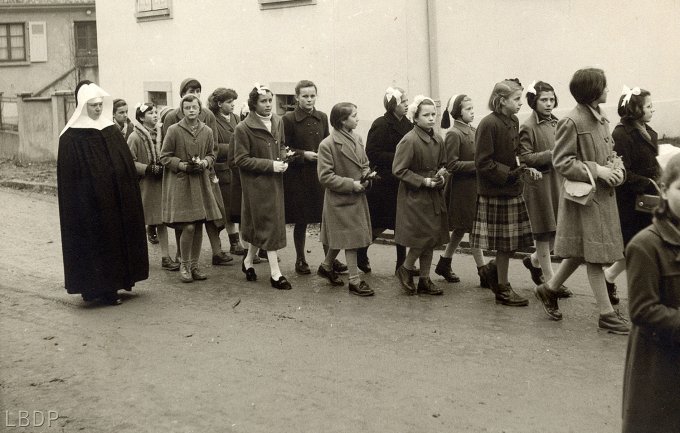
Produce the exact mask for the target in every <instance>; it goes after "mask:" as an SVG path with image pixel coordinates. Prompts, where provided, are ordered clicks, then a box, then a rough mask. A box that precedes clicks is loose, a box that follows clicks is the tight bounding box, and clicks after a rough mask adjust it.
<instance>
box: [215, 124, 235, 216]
mask: <svg viewBox="0 0 680 433" xmlns="http://www.w3.org/2000/svg"><path fill="white" fill-rule="evenodd" d="M238 122H239V120H238V117H236V116H235V115H234V113H230V114H229V118H228V119H227V118H226V117H225V116H223V115H221V114H218V115H216V116H215V127H216V128H217V155H216V159H215V174H217V179H219V181H220V183H219V185H220V193H221V195H222V202H223V203H224V209H225V212H224V215H223V216H224V219H225V221H224V222H225V223H229V222H232V221H231V206H232V203H233V201H232V189H231V188H232V177H233V174H232V169H231V167H230V161H229V158H230V155H231V159H232V161H233V159H234V151H233V144H234V143H233V137H234V130H235V129H236V125H237V124H238ZM236 176H238V174H237V175H236ZM239 181H240V179H239ZM238 185H239V190H238V201H239V205H238V207H239V209H240V208H241V205H240V202H241V189H240V188H241V183H240V182H239V184H238Z"/></svg>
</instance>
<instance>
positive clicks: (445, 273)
mask: <svg viewBox="0 0 680 433" xmlns="http://www.w3.org/2000/svg"><path fill="white" fill-rule="evenodd" d="M434 273H435V274H437V275H441V276H442V277H444V279H445V280H446V281H448V282H449V283H459V282H460V278H459V277H458V275H456V274H455V273H453V272H452V271H451V257H444V256H441V257H439V263H437V267H435V268H434Z"/></svg>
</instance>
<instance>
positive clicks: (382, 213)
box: [366, 113, 413, 230]
mask: <svg viewBox="0 0 680 433" xmlns="http://www.w3.org/2000/svg"><path fill="white" fill-rule="evenodd" d="M412 129H413V124H412V123H411V121H410V120H408V119H407V118H406V116H404V117H402V118H401V120H399V119H397V118H396V116H395V115H394V114H392V113H385V114H384V115H383V116H381V117H378V118H377V119H375V121H374V122H373V124H372V125H371V129H369V130H368V136H367V137H366V155H368V160H369V161H370V164H371V167H374V168H375V170H376V171H377V172H378V175H379V176H380V179H379V180H377V181H375V182H373V187H372V188H371V189H370V190H369V191H368V193H367V198H368V207H369V209H370V211H371V225H372V226H373V227H374V228H384V229H390V230H394V227H395V224H396V218H397V194H398V192H399V179H397V178H395V177H394V175H393V174H392V162H393V161H394V152H395V151H396V149H397V144H398V143H399V142H400V141H401V139H402V138H404V135H406V134H407V133H408V132H409V131H410V130H412Z"/></svg>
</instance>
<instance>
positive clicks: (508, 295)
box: [494, 283, 529, 307]
mask: <svg viewBox="0 0 680 433" xmlns="http://www.w3.org/2000/svg"><path fill="white" fill-rule="evenodd" d="M494 294H495V295H496V303H497V304H501V305H507V306H509V307H526V306H527V305H529V300H528V299H527V298H523V297H522V296H520V295H518V294H517V293H516V292H515V291H514V290H512V286H511V285H510V283H507V284H500V283H498V289H497V290H496V291H494Z"/></svg>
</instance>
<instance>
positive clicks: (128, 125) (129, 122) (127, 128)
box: [113, 118, 134, 141]
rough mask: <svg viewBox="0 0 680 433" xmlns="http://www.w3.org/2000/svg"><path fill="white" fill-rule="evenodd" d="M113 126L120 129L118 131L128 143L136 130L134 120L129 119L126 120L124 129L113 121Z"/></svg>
mask: <svg viewBox="0 0 680 433" xmlns="http://www.w3.org/2000/svg"><path fill="white" fill-rule="evenodd" d="M113 124H114V125H115V126H117V127H118V130H119V131H120V132H121V133H122V134H123V138H125V141H127V139H128V138H130V134H132V131H133V130H134V126H133V123H132V120H130V119H129V118H128V119H125V124H124V125H123V127H122V128H121V127H120V126H119V125H118V122H116V121H115V120H114V121H113Z"/></svg>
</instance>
